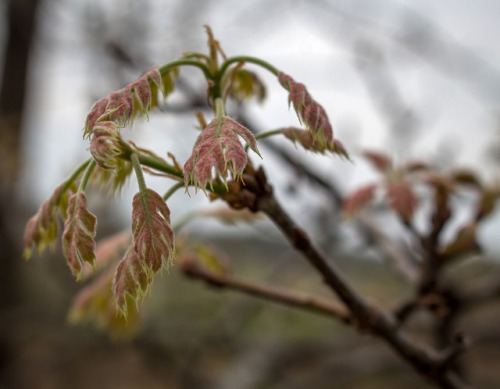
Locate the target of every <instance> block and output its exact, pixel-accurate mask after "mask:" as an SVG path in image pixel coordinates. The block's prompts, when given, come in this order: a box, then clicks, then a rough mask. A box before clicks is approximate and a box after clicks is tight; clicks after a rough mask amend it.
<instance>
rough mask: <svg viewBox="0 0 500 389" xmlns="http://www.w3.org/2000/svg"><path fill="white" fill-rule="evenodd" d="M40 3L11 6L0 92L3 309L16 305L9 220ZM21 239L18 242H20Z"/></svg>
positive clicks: (20, 1) (20, 0)
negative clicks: (36, 11)
mask: <svg viewBox="0 0 500 389" xmlns="http://www.w3.org/2000/svg"><path fill="white" fill-rule="evenodd" d="M37 4H38V0H11V1H10V2H9V3H8V10H7V12H8V15H7V21H8V24H9V27H8V37H7V42H6V48H5V66H4V71H3V75H2V89H1V90H0V153H1V155H2V163H1V164H0V247H1V250H0V308H4V307H6V306H9V305H11V304H13V303H15V300H16V297H15V294H16V290H15V289H16V288H15V286H16V284H17V283H16V282H15V280H16V277H15V274H14V268H15V263H16V262H17V261H19V255H18V248H17V247H16V246H18V245H17V244H16V242H15V240H16V239H15V237H13V236H12V235H13V234H12V232H11V228H10V225H11V224H14V223H11V222H10V221H11V220H12V218H13V217H15V215H13V212H15V210H16V207H15V197H14V196H15V194H14V189H15V183H16V179H17V175H18V171H19V163H20V161H19V159H20V143H21V127H22V126H21V121H22V112H23V108H24V102H25V95H26V93H25V90H26V79H27V69H28V59H29V51H30V47H31V41H32V38H33V32H34V24H35V10H36V6H37ZM17 240H18V239H17Z"/></svg>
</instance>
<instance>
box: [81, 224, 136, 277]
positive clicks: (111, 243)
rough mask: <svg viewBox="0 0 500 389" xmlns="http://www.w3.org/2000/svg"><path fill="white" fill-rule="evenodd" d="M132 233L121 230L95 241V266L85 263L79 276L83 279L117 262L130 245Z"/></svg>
mask: <svg viewBox="0 0 500 389" xmlns="http://www.w3.org/2000/svg"><path fill="white" fill-rule="evenodd" d="M131 241H132V234H131V233H130V231H122V232H119V233H117V234H114V235H111V236H110V237H108V238H105V239H102V240H100V241H98V242H97V245H96V249H95V266H91V265H90V264H88V263H85V264H84V266H83V268H82V273H81V278H82V279H85V278H87V277H89V276H90V275H91V274H92V273H94V272H98V271H102V270H103V269H106V268H109V267H110V266H111V265H114V264H116V263H118V260H120V259H121V258H122V257H123V254H124V253H125V251H126V250H127V248H128V247H129V246H130V243H131Z"/></svg>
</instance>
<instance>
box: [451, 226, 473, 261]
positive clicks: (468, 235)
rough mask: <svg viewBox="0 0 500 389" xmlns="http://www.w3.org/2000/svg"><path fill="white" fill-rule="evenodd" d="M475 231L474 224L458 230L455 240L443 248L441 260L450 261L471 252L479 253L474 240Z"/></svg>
mask: <svg viewBox="0 0 500 389" xmlns="http://www.w3.org/2000/svg"><path fill="white" fill-rule="evenodd" d="M476 231H477V225H476V223H471V224H467V225H465V226H463V227H462V228H460V230H459V231H458V233H457V235H456V237H455V239H454V240H453V241H452V242H451V243H449V244H448V245H447V246H446V247H445V248H444V250H443V252H442V255H443V258H445V259H452V258H455V257H458V256H460V255H466V254H470V253H471V252H472V253H474V252H475V253H477V252H479V251H480V250H481V249H480V247H479V244H478V243H477V240H476Z"/></svg>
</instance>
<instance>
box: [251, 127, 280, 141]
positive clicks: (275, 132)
mask: <svg viewBox="0 0 500 389" xmlns="http://www.w3.org/2000/svg"><path fill="white" fill-rule="evenodd" d="M281 133H282V132H281V129H279V130H272V131H266V132H261V133H260V134H257V135H255V140H257V139H264V138H267V137H270V136H274V135H280V134H281Z"/></svg>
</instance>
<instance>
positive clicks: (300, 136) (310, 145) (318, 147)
mask: <svg viewBox="0 0 500 389" xmlns="http://www.w3.org/2000/svg"><path fill="white" fill-rule="evenodd" d="M281 133H282V134H283V135H285V136H286V137H287V138H288V139H290V140H292V141H293V142H299V143H300V145H301V146H302V147H303V148H305V149H306V150H311V151H314V152H318V153H322V154H324V153H325V151H331V152H332V153H336V154H338V155H340V156H341V157H345V158H349V155H348V154H347V151H346V149H345V148H344V146H343V145H342V143H340V141H338V140H337V139H334V140H333V142H332V143H328V144H325V143H320V142H318V140H317V139H315V138H314V136H313V135H312V134H311V132H310V131H305V130H301V129H300V128H295V127H287V128H283V129H282V130H281Z"/></svg>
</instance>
